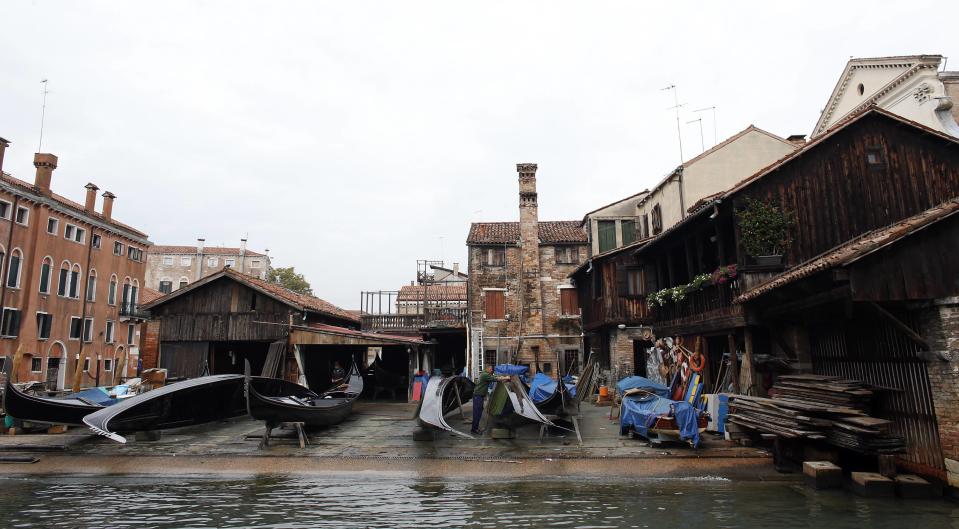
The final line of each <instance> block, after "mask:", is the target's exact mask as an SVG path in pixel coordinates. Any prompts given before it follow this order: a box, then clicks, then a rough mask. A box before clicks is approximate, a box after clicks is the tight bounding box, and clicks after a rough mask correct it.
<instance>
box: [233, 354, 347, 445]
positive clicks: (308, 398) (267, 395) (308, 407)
mask: <svg viewBox="0 0 959 529" xmlns="http://www.w3.org/2000/svg"><path fill="white" fill-rule="evenodd" d="M347 380H348V382H347V383H346V384H344V385H343V386H345V387H343V386H339V387H336V388H333V389H330V390H329V391H326V392H324V393H320V394H317V393H314V392H313V391H311V390H310V389H309V388H306V387H303V386H301V385H299V384H294V383H292V382H287V381H286V380H281V379H276V378H260V377H247V380H246V401H247V408H248V411H249V413H250V415H251V416H252V417H253V418H254V419H257V420H261V421H266V427H267V429H272V428H275V427H276V426H277V425H278V424H280V423H283V422H302V423H303V424H304V425H305V426H331V425H334V424H337V423H339V422H342V421H343V420H344V419H346V418H347V417H349V415H350V413H351V412H352V411H353V403H354V402H355V401H356V399H358V398H359V397H360V393H363V377H362V376H360V373H359V371H358V370H357V368H356V364H353V366H352V367H351V368H350V372H349V375H348V379H347Z"/></svg>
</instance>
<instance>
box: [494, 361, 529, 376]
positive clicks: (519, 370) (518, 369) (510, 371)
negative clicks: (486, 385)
mask: <svg viewBox="0 0 959 529" xmlns="http://www.w3.org/2000/svg"><path fill="white" fill-rule="evenodd" d="M528 372H529V366H518V365H515V364H500V365H498V366H496V367H494V368H493V373H495V374H497V375H510V376H512V375H519V376H524V375H526V373H528Z"/></svg>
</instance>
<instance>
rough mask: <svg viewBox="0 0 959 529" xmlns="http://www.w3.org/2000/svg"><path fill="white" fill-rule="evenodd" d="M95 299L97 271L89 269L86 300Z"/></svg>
mask: <svg viewBox="0 0 959 529" xmlns="http://www.w3.org/2000/svg"><path fill="white" fill-rule="evenodd" d="M96 299H97V271H96V270H94V269H92V268H91V269H90V275H89V276H87V301H96Z"/></svg>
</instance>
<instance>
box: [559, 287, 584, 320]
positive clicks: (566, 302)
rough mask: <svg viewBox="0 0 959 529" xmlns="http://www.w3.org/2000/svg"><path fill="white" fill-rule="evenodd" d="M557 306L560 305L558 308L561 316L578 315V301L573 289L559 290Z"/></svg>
mask: <svg viewBox="0 0 959 529" xmlns="http://www.w3.org/2000/svg"><path fill="white" fill-rule="evenodd" d="M559 304H560V308H561V309H562V313H563V315H565V316H576V315H579V300H578V299H576V289H575V288H560V289H559Z"/></svg>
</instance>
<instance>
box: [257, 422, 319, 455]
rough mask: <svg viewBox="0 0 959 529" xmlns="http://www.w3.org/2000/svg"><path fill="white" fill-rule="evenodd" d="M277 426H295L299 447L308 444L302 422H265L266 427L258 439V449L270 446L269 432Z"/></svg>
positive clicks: (308, 439)
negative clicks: (261, 436) (261, 437)
mask: <svg viewBox="0 0 959 529" xmlns="http://www.w3.org/2000/svg"><path fill="white" fill-rule="evenodd" d="M277 426H280V427H283V426H293V427H294V428H296V437H297V439H298V440H299V442H300V448H306V447H307V446H309V445H310V438H309V437H307V435H306V429H305V428H304V423H302V422H281V423H279V424H270V423H267V424H266V429H265V430H264V431H263V439H261V440H260V450H262V449H264V448H266V447H268V446H270V434H271V433H272V432H273V429H274V428H276V427H277Z"/></svg>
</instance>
